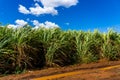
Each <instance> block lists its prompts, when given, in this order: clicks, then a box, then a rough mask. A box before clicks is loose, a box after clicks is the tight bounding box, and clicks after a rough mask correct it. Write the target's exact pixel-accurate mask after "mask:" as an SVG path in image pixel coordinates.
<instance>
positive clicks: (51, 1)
mask: <svg viewBox="0 0 120 80" xmlns="http://www.w3.org/2000/svg"><path fill="white" fill-rule="evenodd" d="M34 2H38V3H41V4H42V6H43V7H41V6H40V5H39V4H38V3H35V6H34V7H30V8H29V9H27V8H26V7H24V6H22V5H19V12H21V13H23V14H32V15H36V16H38V15H41V14H52V15H57V14H58V11H57V10H56V8H57V7H60V6H63V7H66V8H69V7H71V6H74V5H77V3H78V0H34Z"/></svg>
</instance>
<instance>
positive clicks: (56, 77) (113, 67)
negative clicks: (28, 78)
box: [32, 65, 120, 80]
mask: <svg viewBox="0 0 120 80" xmlns="http://www.w3.org/2000/svg"><path fill="white" fill-rule="evenodd" d="M115 68H117V69H118V68H120V65H115V66H109V67H105V68H100V69H97V70H93V71H92V70H91V71H86V70H80V71H75V72H67V73H63V74H57V75H51V76H45V77H40V78H34V79H32V80H54V79H55V80H56V79H60V80H61V78H64V77H69V76H73V75H74V77H75V75H78V74H85V73H88V72H91V73H93V72H94V71H97V72H99V73H100V72H101V71H105V70H111V69H115ZM109 76H110V75H109ZM104 77H106V76H105V75H104Z"/></svg>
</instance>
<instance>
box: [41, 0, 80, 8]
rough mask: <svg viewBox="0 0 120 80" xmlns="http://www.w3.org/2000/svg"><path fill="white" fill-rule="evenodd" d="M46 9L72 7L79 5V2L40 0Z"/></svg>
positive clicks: (71, 0) (75, 0)
mask: <svg viewBox="0 0 120 80" xmlns="http://www.w3.org/2000/svg"><path fill="white" fill-rule="evenodd" d="M40 1H41V3H42V5H43V6H44V7H54V8H55V7H59V6H63V7H71V6H73V5H76V4H77V3H78V0H40Z"/></svg>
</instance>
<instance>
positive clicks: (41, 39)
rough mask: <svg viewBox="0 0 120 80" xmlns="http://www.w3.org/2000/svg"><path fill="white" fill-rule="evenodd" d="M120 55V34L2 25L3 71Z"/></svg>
mask: <svg viewBox="0 0 120 80" xmlns="http://www.w3.org/2000/svg"><path fill="white" fill-rule="evenodd" d="M100 59H106V60H118V59H120V34H119V33H117V32H115V31H112V30H109V31H108V32H107V33H100V32H99V31H97V30H95V31H94V32H90V31H88V32H84V31H73V30H68V31H63V30H61V29H59V28H53V29H45V28H39V29H33V28H31V27H24V28H17V29H12V28H7V27H0V74H3V73H19V72H21V71H23V70H26V69H36V68H42V67H44V66H58V65H59V66H66V65H72V64H77V63H80V64H81V63H90V62H96V61H98V60H100Z"/></svg>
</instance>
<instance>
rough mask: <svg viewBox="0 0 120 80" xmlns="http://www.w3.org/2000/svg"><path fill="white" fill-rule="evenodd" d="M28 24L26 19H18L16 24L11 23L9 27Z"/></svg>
mask: <svg viewBox="0 0 120 80" xmlns="http://www.w3.org/2000/svg"><path fill="white" fill-rule="evenodd" d="M26 24H28V23H27V22H26V21H24V20H20V19H17V20H16V21H15V24H9V25H8V26H7V27H8V28H19V27H23V26H25V25H26Z"/></svg>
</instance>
